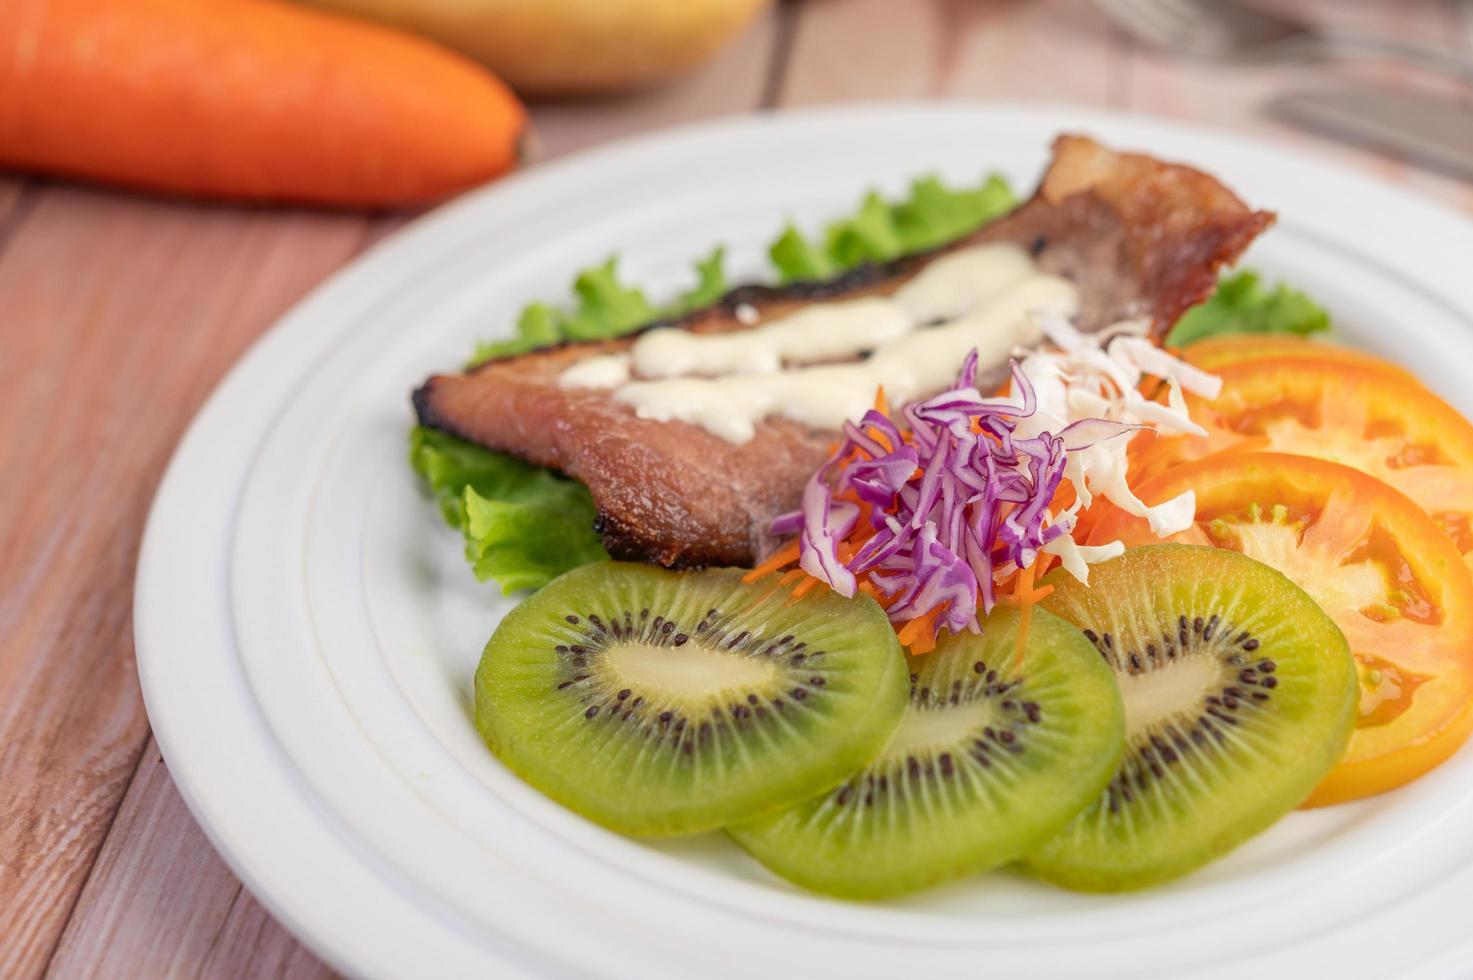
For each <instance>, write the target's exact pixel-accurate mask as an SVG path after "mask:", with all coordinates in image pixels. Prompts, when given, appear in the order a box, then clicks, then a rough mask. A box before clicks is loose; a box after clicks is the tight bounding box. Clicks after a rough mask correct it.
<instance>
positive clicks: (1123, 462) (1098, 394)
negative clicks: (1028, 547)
mask: <svg viewBox="0 0 1473 980" xmlns="http://www.w3.org/2000/svg"><path fill="white" fill-rule="evenodd" d="M1039 324H1040V326H1041V327H1042V329H1043V333H1044V336H1045V337H1047V338H1048V340H1049V341H1050V342H1051V344H1052V345H1053V347H1051V348H1049V349H1043V350H1033V351H1027V352H1024V353H1022V356H1021V359H1020V361H1019V362H1018V366H1019V370H1020V371H1021V372H1022V374H1023V375H1024V376H1025V377H1026V378H1027V379H1028V381H1029V383H1030V384H1032V385H1033V389H1034V394H1035V396H1036V397H1037V399H1038V409H1037V411H1036V412H1034V414H1033V415H1031V416H1026V417H1022V418H1020V419H1019V420H1018V428H1017V433H1016V434H1017V436H1019V437H1020V438H1032V437H1036V436H1038V435H1040V434H1042V433H1044V432H1052V433H1057V432H1060V431H1062V430H1063V429H1064V427H1065V426H1067V425H1069V424H1070V423H1072V422H1078V421H1081V420H1084V419H1108V420H1110V421H1113V422H1121V423H1124V424H1126V425H1131V426H1137V427H1139V428H1140V429H1150V430H1153V431H1155V432H1157V433H1159V434H1161V435H1168V436H1170V435H1188V434H1190V435H1203V434H1205V431H1204V430H1203V429H1202V427H1201V426H1199V425H1197V424H1196V423H1195V422H1193V421H1192V419H1191V417H1190V415H1189V414H1188V412H1187V405H1186V399H1185V398H1184V397H1183V395H1182V392H1183V391H1189V392H1191V393H1193V394H1196V395H1200V396H1202V397H1204V398H1215V397H1217V395H1218V393H1219V392H1220V391H1221V389H1222V381H1221V379H1220V378H1218V377H1217V376H1215V375H1212V374H1208V373H1207V372H1205V371H1203V370H1201V369H1200V368H1197V367H1194V366H1192V365H1190V364H1188V363H1186V362H1185V361H1183V360H1181V359H1180V358H1177V357H1174V356H1172V355H1171V354H1170V353H1168V352H1167V351H1165V350H1163V349H1161V348H1160V347H1157V346H1156V345H1155V344H1153V343H1152V342H1151V341H1150V340H1149V339H1147V338H1146V337H1145V336H1144V335H1145V333H1146V332H1147V331H1148V329H1149V326H1150V324H1149V323H1147V322H1146V321H1144V320H1123V321H1121V322H1119V323H1116V324H1113V325H1111V326H1109V327H1107V328H1105V329H1104V330H1101V331H1099V332H1098V333H1095V334H1086V333H1082V332H1080V331H1079V330H1078V329H1077V328H1075V327H1074V325H1073V324H1071V323H1069V322H1068V321H1067V320H1064V319H1062V318H1059V317H1052V316H1046V317H1040V318H1039ZM1147 377H1155V378H1159V379H1161V380H1163V381H1165V382H1166V384H1167V386H1168V392H1167V400H1166V404H1164V405H1163V404H1161V403H1160V402H1156V401H1152V400H1151V399H1149V398H1146V397H1145V396H1144V395H1142V394H1141V393H1140V390H1139V387H1140V383H1141V381H1142V380H1144V379H1145V378H1147ZM1134 434H1135V433H1134V432H1129V431H1128V432H1125V433H1124V434H1121V435H1118V436H1115V437H1113V438H1107V439H1102V440H1100V441H1098V442H1095V443H1093V444H1091V445H1089V446H1088V447H1086V448H1084V449H1080V450H1078V451H1072V452H1070V453H1069V458H1068V463H1067V466H1066V468H1065V470H1064V478H1065V479H1067V480H1068V481H1070V483H1072V484H1073V486H1074V491H1075V497H1076V500H1075V503H1074V505H1073V506H1072V507H1070V508H1069V509H1068V510H1067V511H1066V512H1065V513H1063V514H1060V515H1057V516H1056V518H1055V523H1057V524H1059V525H1064V526H1067V527H1069V528H1070V531H1069V532H1068V533H1066V534H1063V535H1061V536H1059V537H1057V538H1055V539H1053V540H1052V541H1051V542H1049V543H1048V544H1047V545H1046V546H1045V547H1044V549H1043V550H1044V551H1046V552H1048V553H1049V554H1052V555H1055V556H1057V557H1058V558H1059V560H1060V563H1061V564H1062V565H1063V566H1064V568H1066V569H1068V571H1069V573H1070V574H1072V575H1073V576H1074V577H1075V578H1077V579H1079V580H1080V581H1081V582H1086V583H1087V582H1088V581H1089V566H1090V565H1091V564H1093V563H1095V562H1099V561H1105V560H1107V559H1109V558H1113V557H1115V556H1116V555H1118V554H1120V553H1121V552H1122V551H1124V550H1125V548H1124V545H1123V544H1121V542H1119V541H1112V542H1110V543H1108V544H1106V545H1102V546H1094V547H1085V546H1082V545H1080V544H1079V543H1078V542H1077V541H1075V540H1074V538H1073V530H1072V529H1073V525H1074V520H1075V517H1076V516H1077V515H1078V513H1079V512H1080V511H1081V510H1082V509H1084V508H1086V507H1088V506H1089V505H1090V504H1091V503H1093V501H1094V499H1095V497H1096V496H1102V497H1104V498H1105V499H1106V500H1108V501H1110V503H1112V504H1114V505H1115V506H1117V507H1119V508H1120V509H1121V510H1123V511H1125V512H1126V513H1127V514H1130V515H1132V516H1135V517H1141V518H1144V519H1145V520H1146V522H1147V523H1148V524H1149V525H1150V528H1151V532H1152V533H1153V534H1155V535H1156V536H1157V537H1161V538H1165V537H1169V536H1171V535H1173V534H1176V533H1178V532H1181V531H1184V530H1186V529H1187V528H1189V527H1191V526H1192V521H1193V520H1194V519H1195V518H1196V510H1197V500H1196V495H1195V494H1194V493H1193V492H1192V491H1190V490H1188V491H1186V492H1185V493H1182V494H1179V495H1177V496H1175V497H1172V498H1171V499H1170V500H1167V501H1164V502H1162V503H1160V504H1156V505H1155V506H1148V505H1147V504H1146V503H1145V502H1144V501H1142V500H1141V499H1140V498H1139V497H1137V496H1136V495H1135V493H1134V492H1133V491H1132V490H1131V489H1130V483H1129V480H1128V479H1127V478H1128V475H1129V473H1128V470H1129V466H1130V457H1129V455H1128V453H1127V449H1128V445H1129V443H1130V440H1131V438H1132V437H1133V436H1134Z"/></svg>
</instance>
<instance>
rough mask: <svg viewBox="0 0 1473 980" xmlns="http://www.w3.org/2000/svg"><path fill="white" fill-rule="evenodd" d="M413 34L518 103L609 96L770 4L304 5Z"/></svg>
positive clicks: (365, 1) (720, 37)
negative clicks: (449, 50) (457, 54)
mask: <svg viewBox="0 0 1473 980" xmlns="http://www.w3.org/2000/svg"><path fill="white" fill-rule="evenodd" d="M304 2H307V3H313V4H316V5H318V6H321V7H330V8H333V9H335V10H340V11H343V12H345V13H353V14H359V15H362V16H364V17H371V18H374V19H376V20H380V21H383V22H384V23H386V24H393V25H395V26H398V27H403V28H407V29H409V30H413V31H417V32H419V33H421V34H424V35H425V36H427V37H432V38H434V39H435V40H437V41H441V42H443V43H444V44H447V45H449V46H451V47H453V48H455V49H457V50H459V51H462V52H464V53H465V54H468V55H470V56H471V57H473V58H476V59H478V60H480V61H482V62H483V63H485V64H486V65H487V66H488V67H490V68H491V69H492V70H493V71H495V72H496V73H497V74H499V75H500V76H501V77H502V78H504V79H506V81H507V83H508V84H510V85H511V86H512V87H513V88H515V89H516V90H517V91H518V92H521V93H522V94H523V95H587V94H593V93H607V92H617V91H623V90H628V89H633V88H638V87H641V86H645V85H650V84H652V83H654V82H658V81H662V80H664V79H666V78H669V77H671V76H672V75H676V74H678V73H680V72H682V71H684V70H685V69H688V68H691V67H694V66H695V65H697V64H700V63H701V62H702V61H705V60H706V59H707V58H709V57H710V56H711V55H712V54H714V53H715V52H716V51H717V50H718V49H719V48H721V47H722V46H723V45H725V44H726V43H727V42H728V41H730V40H732V39H733V38H734V37H736V35H737V34H738V33H740V32H741V30H742V28H744V27H746V26H747V24H749V23H750V22H751V21H752V20H753V18H754V17H755V16H756V14H757V12H758V11H759V10H761V9H762V8H764V7H766V6H767V5H768V3H770V2H771V0H304Z"/></svg>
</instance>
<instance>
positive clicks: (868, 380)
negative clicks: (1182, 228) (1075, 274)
mask: <svg viewBox="0 0 1473 980" xmlns="http://www.w3.org/2000/svg"><path fill="white" fill-rule="evenodd" d="M1078 302H1079V300H1078V291H1077V290H1076V289H1075V288H1074V286H1073V285H1072V284H1071V283H1069V282H1068V281H1066V280H1064V279H1061V278H1058V277H1057V276H1048V275H1043V274H1041V273H1039V272H1038V271H1037V267H1036V266H1035V264H1034V262H1033V260H1032V259H1031V258H1030V257H1029V256H1028V254H1027V253H1026V252H1024V251H1023V250H1022V249H1020V248H1018V247H1016V246H1013V245H1003V244H996V245H981V246H975V247H972V248H965V249H959V250H957V251H955V252H952V253H951V254H949V255H946V256H943V257H941V258H939V259H936V260H935V261H933V262H932V263H931V264H930V265H928V266H927V267H926V268H925V269H924V270H922V271H921V272H920V273H919V274H917V275H916V277H915V278H914V279H912V280H911V281H910V282H908V283H906V284H905V285H904V286H902V287H901V288H900V289H899V290H897V291H896V292H895V294H894V295H893V296H891V297H888V298H884V297H867V298H863V299H855V300H844V301H840V302H834V303H818V304H814V305H812V306H809V307H807V308H805V309H803V310H801V311H799V312H797V313H794V314H792V315H790V316H786V317H782V318H780V319H777V320H774V321H772V322H771V323H767V324H764V325H762V326H760V327H757V328H755V329H753V330H746V331H741V332H735V333H725V334H692V333H688V332H686V331H683V330H678V329H659V330H651V331H649V332H648V333H646V334H644V335H643V336H641V337H640V339H639V340H638V341H636V342H635V345H634V347H633V349H632V350H631V351H630V353H629V354H622V355H607V356H604V357H595V358H589V359H588V360H586V361H582V362H580V363H578V364H575V365H573V366H572V367H570V368H569V369H568V370H567V371H565V372H563V374H562V376H561V378H560V379H559V383H560V384H562V385H563V386H564V387H597V388H614V389H616V390H615V392H614V397H615V398H617V399H618V400H619V401H621V402H624V403H625V404H627V405H630V406H632V407H633V408H634V410H635V412H636V414H638V415H639V417H640V418H644V419H654V420H658V421H665V422H668V421H675V420H679V421H682V422H688V423H691V424H693V425H699V426H701V427H702V428H704V429H706V430H707V431H709V432H712V433H714V434H716V435H718V436H721V437H722V438H723V439H727V440H729V441H731V442H736V443H741V442H746V441H747V440H748V439H750V438H752V436H753V435H754V434H755V432H756V424H757V423H758V422H759V421H761V420H762V419H764V418H767V417H769V416H781V417H783V418H788V419H791V420H793V421H795V422H799V423H801V424H803V425H807V426H810V427H812V428H815V429H823V430H837V429H839V428H840V427H841V426H842V425H843V423H844V422H845V421H846V420H848V419H855V418H859V417H860V416H861V415H863V414H864V412H865V410H866V409H868V408H869V407H870V405H871V404H872V403H873V401H874V397H875V389H876V388H877V387H881V386H883V387H884V389H885V394H886V396H887V398H889V400H890V401H891V402H892V403H893V404H902V403H905V402H910V401H914V400H916V399H918V398H924V397H927V396H929V395H933V394H935V393H936V392H938V391H942V390H944V389H945V388H946V386H947V385H948V384H950V383H952V381H953V380H954V379H955V377H956V373H957V371H958V370H959V369H960V368H961V364H962V361H963V360H964V359H965V358H966V356H967V354H968V353H969V352H970V351H972V350H973V349H974V348H975V349H976V350H977V354H978V359H979V363H980V364H981V365H983V366H984V367H987V366H991V365H995V364H998V363H1000V362H1001V361H1003V360H1004V359H1006V358H1007V357H1008V356H1009V355H1010V354H1011V353H1012V352H1013V350H1014V348H1016V347H1026V346H1029V345H1032V344H1035V343H1037V342H1038V341H1039V340H1040V339H1042V330H1041V327H1040V326H1039V323H1038V315H1040V314H1042V315H1047V316H1056V317H1069V316H1073V315H1074V314H1075V313H1076V312H1077V309H1078ZM937 320H940V321H942V322H941V323H940V324H939V325H938V326H933V327H927V326H925V325H926V324H928V323H931V322H934V321H937ZM864 353H870V357H869V358H868V359H867V360H863V361H854V360H852V359H853V358H856V357H858V356H860V355H862V354H864ZM824 361H830V362H832V361H844V362H845V363H817V362H824ZM631 369H632V372H633V373H632V375H631Z"/></svg>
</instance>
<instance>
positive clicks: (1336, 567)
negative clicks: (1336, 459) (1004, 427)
mask: <svg viewBox="0 0 1473 980" xmlns="http://www.w3.org/2000/svg"><path fill="white" fill-rule="evenodd" d="M1188 489H1191V490H1195V491H1196V493H1197V518H1196V523H1195V524H1194V525H1193V526H1192V527H1191V528H1189V529H1187V530H1186V531H1185V532H1183V533H1182V534H1180V535H1177V536H1176V537H1175V538H1173V540H1177V541H1183V542H1187V543H1190V544H1209V545H1215V546H1217V547H1222V548H1232V549H1234V550H1236V551H1241V552H1243V553H1244V554H1246V555H1248V556H1250V557H1252V558H1257V559H1258V560H1259V561H1262V562H1264V563H1266V564H1268V565H1272V566H1273V567H1274V568H1277V569H1278V570H1279V571H1281V572H1283V573H1284V574H1285V575H1287V576H1288V577H1289V578H1290V579H1292V580H1293V581H1294V582H1295V583H1297V584H1298V585H1299V586H1300V587H1301V588H1302V589H1304V591H1306V592H1308V593H1309V594H1310V595H1311V596H1313V597H1314V599H1315V600H1316V601H1317V602H1318V603H1319V604H1320V605H1321V606H1322V607H1323V608H1324V610H1325V612H1327V613H1328V614H1329V615H1330V618H1331V619H1333V620H1334V621H1335V623H1336V624H1337V625H1338V626H1339V627H1340V629H1341V631H1342V632H1344V634H1345V637H1346V639H1347V640H1348V641H1349V642H1350V648H1351V651H1352V652H1353V653H1354V654H1355V658H1356V660H1357V662H1358V663H1359V664H1360V674H1361V704H1360V717H1359V719H1358V721H1357V726H1356V731H1355V735H1354V736H1353V737H1352V739H1351V742H1350V748H1349V750H1348V751H1347V753H1346V756H1345V758H1344V760H1343V761H1342V762H1341V763H1340V765H1339V766H1337V767H1336V768H1335V769H1334V770H1333V771H1332V772H1331V773H1330V775H1329V776H1328V777H1327V778H1326V779H1325V781H1324V782H1323V783H1321V784H1320V785H1319V787H1318V788H1317V789H1316V790H1315V791H1314V793H1313V794H1312V795H1311V796H1310V798H1309V800H1308V801H1307V802H1308V804H1309V805H1314V806H1317V805H1322V804H1327V803H1339V802H1342V801H1344V800H1351V799H1356V798H1358V797H1362V796H1369V795H1371V794H1373V793H1379V792H1382V791H1384V790H1388V789H1391V788H1393V787H1396V786H1400V785H1402V784H1403V783H1406V782H1408V781H1409V780H1412V779H1414V778H1416V777H1417V776H1419V775H1421V774H1422V773H1424V772H1426V771H1427V770H1429V769H1431V768H1432V767H1434V766H1436V765H1437V764H1438V763H1440V762H1442V761H1443V760H1444V759H1446V758H1447V757H1448V756H1450V755H1451V754H1452V753H1453V752H1454V751H1455V750H1456V749H1457V748H1458V746H1460V745H1462V743H1463V742H1464V740H1466V739H1467V737H1468V734H1469V731H1470V730H1473V574H1470V572H1469V570H1468V567H1467V565H1465V564H1464V563H1463V561H1462V558H1461V556H1460V555H1459V554H1458V551H1457V549H1456V548H1454V547H1453V545H1452V542H1451V541H1449V540H1448V538H1447V536H1446V535H1445V534H1443V533H1442V532H1441V530H1440V529H1439V528H1438V527H1437V525H1436V524H1435V523H1434V522H1433V521H1432V520H1431V518H1429V517H1428V516H1427V515H1426V514H1424V513H1423V512H1422V511H1421V509H1420V508H1418V507H1417V506H1416V504H1414V503H1412V501H1410V500H1409V499H1407V498H1406V497H1405V496H1403V495H1402V494H1400V493H1398V492H1396V491H1395V490H1393V489H1392V488H1391V487H1389V486H1387V485H1386V484H1384V483H1382V482H1380V481H1379V480H1376V479H1373V478H1371V477H1369V476H1366V475H1365V474H1363V473H1358V472H1356V471H1355V470H1352V469H1350V468H1349V467H1345V466H1340V465H1337V464H1335V463H1327V462H1323V461H1321V460H1317V459H1311V458H1308V457H1304V456H1289V455H1284V454H1277V453H1242V454H1230V455H1224V456H1218V457H1215V458H1213V459H1204V460H1200V461H1197V462H1195V463H1189V464H1187V465H1184V466H1181V467H1178V468H1177V469H1174V470H1172V471H1170V472H1168V473H1166V474H1164V475H1162V476H1159V477H1157V478H1156V479H1154V480H1151V481H1150V482H1148V483H1145V484H1142V485H1141V486H1140V487H1139V488H1138V489H1137V491H1136V492H1137V493H1138V494H1139V496H1140V497H1141V499H1143V500H1144V501H1145V502H1146V503H1148V504H1154V503H1159V502H1161V501H1163V500H1166V499H1169V498H1170V497H1173V496H1175V495H1176V494H1178V493H1180V492H1182V491H1183V490H1188ZM1089 540H1090V543H1091V544H1103V543H1106V542H1109V541H1114V540H1120V541H1123V542H1125V544H1126V545H1127V546H1129V545H1133V544H1144V543H1147V542H1150V541H1154V540H1156V538H1155V537H1154V536H1153V535H1152V534H1151V532H1150V529H1149V528H1148V527H1147V526H1146V523H1145V521H1143V520H1141V519H1139V518H1134V517H1130V516H1129V515H1127V514H1125V513H1124V512H1123V511H1120V510H1119V509H1118V508H1117V509H1112V511H1111V512H1110V513H1108V514H1106V515H1105V516H1103V517H1101V518H1100V520H1099V522H1098V524H1097V525H1096V526H1095V529H1094V531H1093V533H1092V534H1091V535H1090V539H1089Z"/></svg>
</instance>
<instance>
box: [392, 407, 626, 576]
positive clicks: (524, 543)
mask: <svg viewBox="0 0 1473 980" xmlns="http://www.w3.org/2000/svg"><path fill="white" fill-rule="evenodd" d="M409 462H410V465H411V466H413V467H414V470H415V472H417V473H418V474H419V475H420V476H421V477H423V479H424V481H425V483H426V485H428V487H429V488H430V490H431V492H432V493H433V494H434V495H435V499H436V501H437V502H438V503H439V506H440V514H441V516H442V517H444V519H445V522H446V523H447V524H449V525H450V526H451V527H455V528H459V529H460V531H461V533H462V534H463V536H464V538H465V557H466V561H467V562H469V563H470V565H471V568H472V570H473V571H474V572H475V575H476V578H477V579H479V580H481V581H483V582H484V581H487V580H491V579H494V580H495V581H496V583H497V584H498V585H500V586H501V590H502V592H503V593H511V592H514V591H516V590H518V589H538V588H541V587H542V586H544V585H546V584H547V583H548V582H550V581H552V580H553V579H555V578H557V577H558V576H559V575H561V574H562V573H563V572H566V571H568V570H569V569H573V568H577V567H578V566H579V565H586V564H588V563H589V562H595V561H601V560H603V559H605V558H608V557H609V555H608V552H606V551H604V547H603V544H602V543H601V542H600V541H599V537H598V534H597V533H596V532H595V531H594V530H593V521H594V517H595V516H596V513H597V512H596V510H595V508H594V506H593V497H592V496H591V495H590V494H589V493H588V488H587V487H585V486H583V485H582V484H581V483H578V482H576V481H573V480H569V479H567V478H566V477H562V476H558V475H557V474H555V473H553V472H552V471H551V470H547V469H543V468H542V467H540V466H533V465H532V464H530V463H527V462H524V461H522V460H520V459H517V458H516V457H515V456H508V455H506V454H505V453H497V452H492V451H491V450H489V449H484V448H482V447H480V446H477V445H475V444H474V443H470V442H466V441H465V440H464V439H457V438H456V437H455V436H452V435H447V434H446V433H444V432H439V431H437V430H435V429H428V428H425V427H424V426H416V427H415V428H414V429H412V430H411V431H410V433H409Z"/></svg>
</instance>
